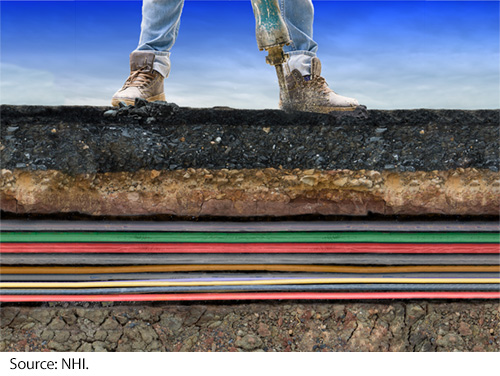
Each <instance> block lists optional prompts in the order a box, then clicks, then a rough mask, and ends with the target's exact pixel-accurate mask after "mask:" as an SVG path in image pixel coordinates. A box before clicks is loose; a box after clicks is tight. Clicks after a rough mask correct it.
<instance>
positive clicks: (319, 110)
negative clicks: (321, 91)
mask: <svg viewBox="0 0 500 376" xmlns="http://www.w3.org/2000/svg"><path fill="white" fill-rule="evenodd" d="M356 108H357V107H352V106H349V107H324V106H311V105H308V106H293V108H292V107H290V108H288V107H287V108H283V109H284V110H285V111H301V112H314V113H319V114H329V113H330V112H336V111H354V110H355V109H356Z"/></svg>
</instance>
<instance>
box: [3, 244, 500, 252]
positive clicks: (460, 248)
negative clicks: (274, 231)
mask: <svg viewBox="0 0 500 376" xmlns="http://www.w3.org/2000/svg"><path fill="white" fill-rule="evenodd" d="M0 249H1V252H2V253H410V254H411V253H483V254H485V253H497V254H500V246H499V245H498V244H490V243H483V244H433V243H422V244H394V243H236V244H228V243H2V244H1V245H0Z"/></svg>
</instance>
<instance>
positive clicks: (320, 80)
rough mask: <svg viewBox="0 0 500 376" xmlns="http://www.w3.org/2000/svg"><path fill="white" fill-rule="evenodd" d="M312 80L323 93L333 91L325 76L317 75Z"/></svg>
mask: <svg viewBox="0 0 500 376" xmlns="http://www.w3.org/2000/svg"><path fill="white" fill-rule="evenodd" d="M310 82H311V86H314V87H315V88H317V89H318V90H319V91H320V92H321V93H323V94H328V93H331V92H332V91H333V90H332V89H330V87H329V86H328V83H327V82H326V80H325V78H324V77H322V76H316V77H315V78H314V79H312V80H311V81H310ZM333 92H334V91H333ZM334 93H335V92H334Z"/></svg>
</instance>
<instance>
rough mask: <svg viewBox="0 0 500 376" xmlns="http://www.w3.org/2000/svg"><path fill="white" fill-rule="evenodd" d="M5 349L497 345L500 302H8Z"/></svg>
mask: <svg viewBox="0 0 500 376" xmlns="http://www.w3.org/2000/svg"><path fill="white" fill-rule="evenodd" d="M0 322H1V329H0V351H318V352H327V351H328V352H329V351H492V352H498V351H499V350H500V336H499V333H500V306H499V303H498V301H481V300H472V301H456V302H452V301H397V300H396V301H394V300H391V301H383V302H381V301H378V302H377V301H372V302H368V301H367V302H349V301H338V302H300V303H297V302H290V301H281V302H260V303H255V302H253V303H252V302H250V303H247V304H239V303H221V304H217V303H210V304H203V302H201V303H193V304H188V303H184V304H183V303H149V304H148V303H123V304H112V303H102V304H100V303H99V304H89V303H83V304H82V303H72V304H69V303H54V304H52V303H49V304H33V305H27V304H17V305H13V304H6V305H3V306H2V307H1V310H0Z"/></svg>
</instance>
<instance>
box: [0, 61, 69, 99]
mask: <svg viewBox="0 0 500 376" xmlns="http://www.w3.org/2000/svg"><path fill="white" fill-rule="evenodd" d="M63 102H64V95H63V93H62V92H61V90H60V88H58V87H57V85H56V84H55V81H54V75H53V74H52V73H50V72H47V71H41V70H35V69H28V68H23V67H20V66H18V65H14V64H7V63H0V103H2V104H31V105H34V104H38V105H59V104H63Z"/></svg>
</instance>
